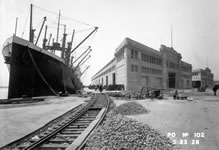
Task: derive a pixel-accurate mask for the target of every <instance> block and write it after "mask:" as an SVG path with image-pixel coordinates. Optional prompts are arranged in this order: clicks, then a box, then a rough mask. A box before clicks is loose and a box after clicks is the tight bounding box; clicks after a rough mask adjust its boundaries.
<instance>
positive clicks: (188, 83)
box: [92, 38, 192, 91]
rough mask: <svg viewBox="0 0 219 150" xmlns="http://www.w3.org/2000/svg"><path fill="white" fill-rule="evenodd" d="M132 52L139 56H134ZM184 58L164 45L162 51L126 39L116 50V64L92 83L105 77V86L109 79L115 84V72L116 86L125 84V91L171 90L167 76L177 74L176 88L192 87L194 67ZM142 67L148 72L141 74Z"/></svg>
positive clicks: (113, 63)
mask: <svg viewBox="0 0 219 150" xmlns="http://www.w3.org/2000/svg"><path fill="white" fill-rule="evenodd" d="M132 51H134V53H135V55H136V56H133V53H132ZM142 54H145V55H147V56H150V57H151V58H152V57H153V59H154V58H155V59H159V60H161V63H154V62H148V61H145V60H143V58H142ZM132 56H133V57H132ZM151 58H150V59H151ZM181 59H182V56H181V54H180V53H178V52H176V51H175V50H174V49H173V48H168V47H166V46H161V49H160V51H157V50H154V49H152V48H149V47H147V46H145V45H143V44H141V43H138V42H135V41H133V40H131V39H128V38H126V39H125V40H124V41H123V42H122V43H121V44H120V45H119V47H118V48H117V49H116V51H115V57H114V61H112V62H111V63H109V64H108V65H106V66H105V67H104V68H103V69H102V70H101V71H99V72H98V73H97V74H96V75H95V76H94V77H93V78H92V83H98V81H102V78H103V84H104V85H106V76H108V85H109V84H112V73H115V74H116V84H124V86H125V90H128V91H140V90H141V88H142V87H150V88H160V89H168V88H169V85H168V84H169V83H168V81H169V76H168V74H169V73H175V74H176V79H175V88H191V87H192V76H191V68H192V66H191V64H188V63H186V62H183V61H182V60H181ZM167 62H168V63H172V64H174V65H175V67H173V68H171V67H170V66H168V65H167ZM112 66H115V69H114V70H113V71H111V72H108V73H106V74H104V75H102V76H99V77H98V78H97V76H98V75H100V74H101V73H103V72H104V71H106V70H107V69H108V68H110V67H112ZM183 67H184V68H183ZM142 68H143V69H146V70H147V71H142V70H143V69H142ZM185 68H186V69H185ZM187 69H188V71H187ZM148 70H150V71H148ZM185 70H186V71H185Z"/></svg>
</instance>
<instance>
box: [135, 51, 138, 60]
mask: <svg viewBox="0 0 219 150" xmlns="http://www.w3.org/2000/svg"><path fill="white" fill-rule="evenodd" d="M135 59H138V52H137V51H135Z"/></svg>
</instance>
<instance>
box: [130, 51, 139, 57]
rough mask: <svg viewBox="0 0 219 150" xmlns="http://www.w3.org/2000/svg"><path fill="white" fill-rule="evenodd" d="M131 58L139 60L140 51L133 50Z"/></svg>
mask: <svg viewBox="0 0 219 150" xmlns="http://www.w3.org/2000/svg"><path fill="white" fill-rule="evenodd" d="M131 58H133V59H138V51H136V50H133V49H132V50H131Z"/></svg>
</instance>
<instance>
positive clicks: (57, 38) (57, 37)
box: [56, 10, 61, 43]
mask: <svg viewBox="0 0 219 150" xmlns="http://www.w3.org/2000/svg"><path fill="white" fill-rule="evenodd" d="M60 16H61V11H60V10H59V19H58V28H57V36H56V43H58V40H59V25H60Z"/></svg>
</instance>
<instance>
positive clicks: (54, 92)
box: [27, 46, 59, 96]
mask: <svg viewBox="0 0 219 150" xmlns="http://www.w3.org/2000/svg"><path fill="white" fill-rule="evenodd" d="M27 50H28V53H29V55H30V58H31V61H32V62H33V65H34V67H35V69H36V71H37V73H38V74H39V75H40V77H41V79H42V80H43V82H44V83H45V84H46V85H47V86H48V87H49V89H50V91H51V92H52V93H53V94H55V95H56V96H59V94H58V93H57V92H56V91H55V90H54V89H53V88H52V87H51V86H50V85H49V83H48V82H47V81H46V79H45V78H44V76H43V75H42V73H41V71H40V69H39V68H38V66H37V64H36V62H35V60H34V58H33V56H32V54H31V52H30V49H29V47H28V46H27Z"/></svg>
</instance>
